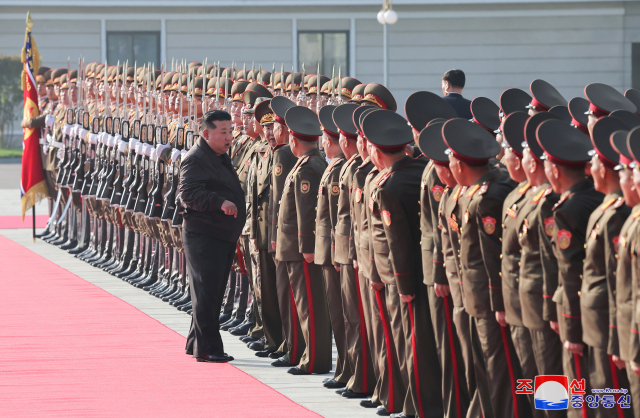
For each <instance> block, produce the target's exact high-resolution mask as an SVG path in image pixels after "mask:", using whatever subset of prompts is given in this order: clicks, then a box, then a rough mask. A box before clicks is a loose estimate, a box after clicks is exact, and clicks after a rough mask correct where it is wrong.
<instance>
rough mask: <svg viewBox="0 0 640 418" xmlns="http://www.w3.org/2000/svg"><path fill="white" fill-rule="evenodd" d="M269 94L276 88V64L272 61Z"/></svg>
mask: <svg viewBox="0 0 640 418" xmlns="http://www.w3.org/2000/svg"><path fill="white" fill-rule="evenodd" d="M269 81H271V93H273V92H274V90H275V88H276V63H275V61H274V63H273V69H272V70H271V80H269Z"/></svg>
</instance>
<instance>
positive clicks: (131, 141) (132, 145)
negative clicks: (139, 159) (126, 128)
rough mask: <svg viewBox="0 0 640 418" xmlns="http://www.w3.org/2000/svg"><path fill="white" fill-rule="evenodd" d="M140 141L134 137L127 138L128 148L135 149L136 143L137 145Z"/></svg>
mask: <svg viewBox="0 0 640 418" xmlns="http://www.w3.org/2000/svg"><path fill="white" fill-rule="evenodd" d="M139 142H140V141H138V140H137V139H135V138H129V149H132V150H135V149H136V145H138V143H139Z"/></svg>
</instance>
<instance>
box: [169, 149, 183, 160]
mask: <svg viewBox="0 0 640 418" xmlns="http://www.w3.org/2000/svg"><path fill="white" fill-rule="evenodd" d="M180 155H181V154H180V150H178V149H175V148H174V149H172V150H171V164H173V163H175V162H176V161H177V160H178V158H180Z"/></svg>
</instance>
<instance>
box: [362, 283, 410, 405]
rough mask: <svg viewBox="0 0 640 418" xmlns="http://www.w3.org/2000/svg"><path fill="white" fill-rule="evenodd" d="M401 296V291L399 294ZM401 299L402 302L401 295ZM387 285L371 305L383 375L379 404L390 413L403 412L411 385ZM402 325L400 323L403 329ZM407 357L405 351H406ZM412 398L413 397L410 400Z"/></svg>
mask: <svg viewBox="0 0 640 418" xmlns="http://www.w3.org/2000/svg"><path fill="white" fill-rule="evenodd" d="M396 293H397V292H396ZM397 300H400V298H399V296H398V298H397ZM387 305H388V301H387V286H385V288H384V289H381V290H376V291H374V300H373V301H372V303H371V307H372V311H373V312H372V313H373V315H372V316H371V328H372V330H373V332H374V333H375V347H376V352H377V355H376V360H377V363H378V371H379V373H380V377H379V382H380V384H379V385H377V386H376V388H377V389H378V396H379V401H380V403H382V405H383V406H384V408H385V409H386V410H387V411H388V412H390V413H396V412H402V409H403V407H404V402H405V400H406V399H407V395H408V393H407V385H406V383H405V381H404V378H403V376H402V370H401V368H400V361H399V357H400V355H399V353H398V348H397V345H396V344H395V340H394V333H393V331H392V329H391V328H392V322H391V318H390V315H389V313H388V312H387ZM401 327H402V324H400V328H401ZM402 354H403V355H404V350H402ZM409 399H410V397H409Z"/></svg>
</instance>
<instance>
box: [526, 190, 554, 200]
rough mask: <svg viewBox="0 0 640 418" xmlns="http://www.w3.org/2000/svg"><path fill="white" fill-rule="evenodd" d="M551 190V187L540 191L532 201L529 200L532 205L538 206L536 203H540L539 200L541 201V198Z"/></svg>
mask: <svg viewBox="0 0 640 418" xmlns="http://www.w3.org/2000/svg"><path fill="white" fill-rule="evenodd" d="M552 190H553V188H552V187H548V188H546V189H542V190H540V191H539V192H538V194H536V195H535V196H533V199H531V203H533V204H538V202H540V200H541V199H542V197H543V196H547V195H548V194H549V193H551V191H552Z"/></svg>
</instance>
